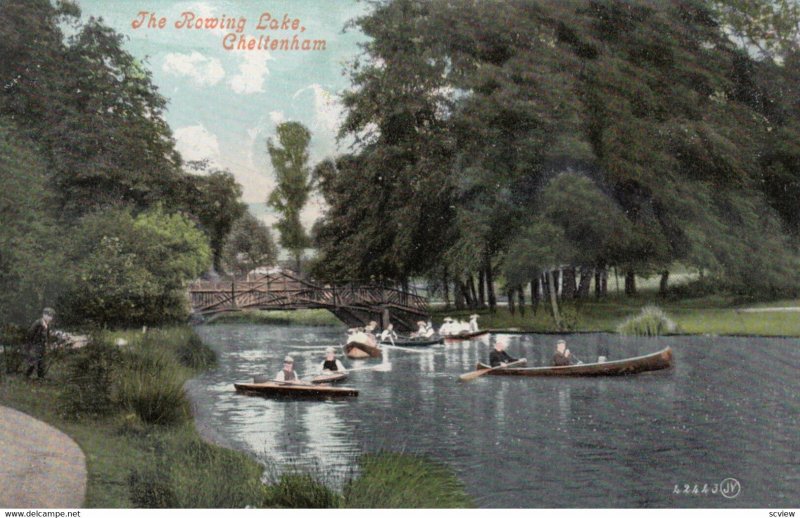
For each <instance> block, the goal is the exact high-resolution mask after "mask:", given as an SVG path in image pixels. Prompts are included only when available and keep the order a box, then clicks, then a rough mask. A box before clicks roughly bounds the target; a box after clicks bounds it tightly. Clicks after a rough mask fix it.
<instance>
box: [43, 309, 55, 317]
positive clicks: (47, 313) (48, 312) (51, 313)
mask: <svg viewBox="0 0 800 518" xmlns="http://www.w3.org/2000/svg"><path fill="white" fill-rule="evenodd" d="M42 315H44V316H46V317H54V316H56V311H55V310H54V309H53V308H44V309H43V310H42Z"/></svg>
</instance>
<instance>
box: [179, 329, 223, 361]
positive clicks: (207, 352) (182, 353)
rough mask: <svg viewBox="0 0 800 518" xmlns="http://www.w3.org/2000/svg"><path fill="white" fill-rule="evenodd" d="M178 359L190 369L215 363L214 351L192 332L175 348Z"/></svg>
mask: <svg viewBox="0 0 800 518" xmlns="http://www.w3.org/2000/svg"><path fill="white" fill-rule="evenodd" d="M177 355H178V361H179V362H180V363H181V365H183V366H185V367H189V368H190V369H197V370H201V369H208V368H210V367H213V366H214V365H216V363H217V355H216V353H215V352H214V351H213V350H212V349H211V348H210V347H208V346H207V345H206V344H204V343H203V341H202V340H200V337H199V336H197V334H195V333H192V335H191V336H190V337H189V339H188V340H186V341H184V342H182V343H181V345H180V346H179V347H178V350H177Z"/></svg>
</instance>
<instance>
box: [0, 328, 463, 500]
mask: <svg viewBox="0 0 800 518" xmlns="http://www.w3.org/2000/svg"><path fill="white" fill-rule="evenodd" d="M5 359H6V358H2V360H3V361H0V365H6V364H5ZM215 361H216V358H215V355H214V354H213V351H211V350H210V349H208V347H206V346H205V345H204V344H202V342H201V341H200V340H199V338H198V337H197V335H196V334H195V333H194V331H193V330H192V329H191V328H189V327H175V328H169V329H155V330H150V331H149V332H147V333H146V334H143V333H142V332H141V331H125V332H116V333H104V334H99V335H98V336H95V337H94V339H93V340H92V341H91V342H90V344H89V345H88V346H86V347H84V348H82V349H79V350H74V351H69V352H67V353H66V354H62V355H60V356H58V357H57V360H56V361H54V362H53V363H52V364H51V368H50V370H49V372H48V375H47V378H46V379H44V380H27V379H25V378H24V377H23V376H21V375H20V374H18V373H17V374H7V373H3V374H2V375H0V404H2V405H6V406H10V407H13V408H16V409H18V410H21V411H23V412H26V413H28V414H30V415H32V416H34V417H37V418H39V419H41V420H43V421H45V422H47V423H49V424H51V425H53V426H55V427H56V428H58V429H60V430H62V431H64V432H65V433H66V434H67V435H69V436H70V437H72V438H73V439H74V440H75V441H76V442H77V443H78V444H79V445H80V447H81V449H82V450H83V452H84V453H85V455H86V462H87V469H88V480H87V492H86V501H85V504H84V505H85V506H86V507H89V508H133V507H146V508H159V507H176V508H243V507H246V506H250V507H294V508H307V507H467V506H471V505H472V501H471V499H470V498H469V497H468V496H467V495H466V493H465V492H464V489H463V486H462V485H461V483H460V482H459V481H458V480H457V479H456V478H455V476H454V475H453V474H452V473H451V472H450V471H449V470H448V469H446V468H444V467H443V466H441V465H438V464H436V463H432V462H430V461H428V460H426V459H423V458H419V457H416V456H413V455H404V454H397V453H382V454H374V455H365V456H363V457H362V458H361V460H360V470H359V472H360V475H359V476H358V477H356V478H354V479H351V480H349V481H347V482H346V484H345V486H344V491H342V492H336V491H334V490H332V489H329V488H328V487H327V486H326V485H325V484H324V483H323V482H321V481H324V480H325V477H324V476H317V475H314V474H307V473H296V472H292V471H289V472H287V473H285V474H284V475H282V476H279V477H278V478H277V479H276V480H273V481H272V483H271V484H270V485H265V484H264V483H263V482H262V476H263V474H264V467H263V466H262V465H261V464H259V463H258V462H256V461H255V460H253V459H252V458H250V457H249V456H247V455H245V454H242V453H238V452H235V451H232V450H228V449H225V448H221V447H218V446H215V445H212V444H208V443H206V442H205V441H203V440H202V439H201V437H200V436H199V434H198V433H197V430H196V428H195V426H194V422H193V420H192V416H191V407H190V404H189V401H188V400H187V398H186V394H185V392H184V391H183V385H184V383H185V382H186V381H187V380H188V379H189V378H191V377H192V376H194V375H196V374H197V373H198V372H199V370H201V369H204V368H208V367H210V366H212V365H214V363H215ZM273 468H275V467H273ZM274 471H280V469H277V470H274Z"/></svg>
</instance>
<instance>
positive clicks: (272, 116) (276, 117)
mask: <svg viewBox="0 0 800 518" xmlns="http://www.w3.org/2000/svg"><path fill="white" fill-rule="evenodd" d="M269 120H271V121H272V123H273V124H275V125H276V126H277V125H278V124H280V123H281V122H286V115H284V114H283V112H282V111H272V112H269Z"/></svg>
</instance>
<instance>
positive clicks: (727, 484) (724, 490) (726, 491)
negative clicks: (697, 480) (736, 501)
mask: <svg viewBox="0 0 800 518" xmlns="http://www.w3.org/2000/svg"><path fill="white" fill-rule="evenodd" d="M741 491H742V485H741V484H740V483H739V481H738V480H736V479H735V478H726V479H725V480H723V481H722V482H720V484H719V492H720V493H721V494H722V496H724V497H725V498H736V497H737V496H739V493H740V492H741Z"/></svg>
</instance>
